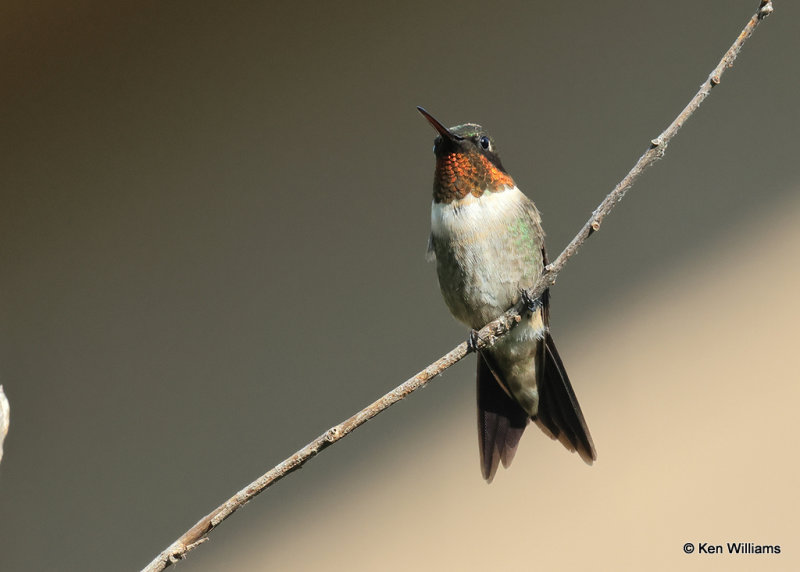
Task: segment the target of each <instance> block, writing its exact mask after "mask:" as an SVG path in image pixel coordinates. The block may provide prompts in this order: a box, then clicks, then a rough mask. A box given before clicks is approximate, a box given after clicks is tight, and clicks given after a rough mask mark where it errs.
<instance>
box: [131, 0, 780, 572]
mask: <svg viewBox="0 0 800 572" xmlns="http://www.w3.org/2000/svg"><path fill="white" fill-rule="evenodd" d="M772 10H773V7H772V2H771V1H769V0H762V1H761V3H760V5H759V8H758V10H757V11H756V13H755V14H754V15H753V17H752V18H751V19H750V21H749V22H748V23H747V25H746V26H745V27H744V29H743V30H742V32H741V33H740V34H739V36H738V37H737V38H736V41H735V42H734V43H733V45H732V46H731V47H730V48H729V49H728V51H727V52H725V55H724V56H723V57H722V59H721V60H720V62H719V64H718V65H717V67H716V68H714V70H713V71H712V72H711V74H710V75H709V77H708V79H707V80H706V81H705V82H703V84H702V85H701V86H700V90H699V91H698V92H697V94H696V95H695V96H694V97H693V98H692V99H691V101H689V104H688V105H687V106H686V107H685V108H684V109H683V111H681V113H680V115H678V117H676V118H675V120H674V121H673V122H672V123H671V124H670V126H669V127H667V129H666V130H665V131H664V132H663V133H662V134H661V135H659V136H658V137H656V138H655V139H653V140H652V141H651V142H650V146H649V147H648V149H647V151H645V153H644V154H643V155H642V156H641V157H640V158H639V160H638V161H637V162H636V164H635V165H634V166H633V168H632V169H631V170H630V172H629V173H628V174H627V175H626V176H625V178H624V179H622V181H620V182H619V184H617V186H616V187H615V188H614V190H613V191H611V193H609V194H608V196H606V198H605V199H604V200H603V202H602V203H600V206H598V207H597V209H596V210H595V211H594V212H593V213H592V216H591V217H590V218H589V220H588V221H587V222H586V224H585V225H584V226H583V228H582V229H581V230H580V232H579V233H578V234H577V235H576V236H575V238H573V239H572V241H571V242H570V243H569V244H568V245H567V247H566V248H565V249H564V250H563V252H561V254H559V255H558V258H556V259H555V261H553V263H552V264H550V265H548V266H547V268H546V269H545V272H544V273H543V274H542V276H541V277H540V278H539V280H538V281H537V282H536V285H535V286H534V287H533V288H532V289H531V290H530V291H528V293H527V294H528V298H529V299H531V300H534V299H536V298H538V297H540V296H541V295H542V293H543V292H544V291H545V290H546V289H547V288H549V287H550V286H552V285H553V284H554V283H555V281H556V276H557V275H558V273H559V272H560V271H561V270H562V269H563V268H564V265H565V264H566V263H567V260H569V259H570V258H571V257H572V256H574V255H575V253H576V252H578V249H579V248H580V247H581V245H582V244H583V243H584V242H585V241H586V239H587V238H589V236H591V235H592V233H594V232H595V231H597V230H598V229H599V228H600V225H601V223H602V222H603V220H604V219H605V217H606V215H608V213H610V212H611V210H612V209H613V208H614V207H615V206H616V204H617V203H619V202H620V201H621V200H622V198H623V197H624V196H625V194H626V193H627V192H628V190H629V189H630V188H631V186H632V185H633V183H634V182H635V181H636V179H638V178H639V176H640V175H641V174H642V173H643V172H644V170H645V169H646V168H647V167H649V166H650V165H652V164H653V163H654V162H655V161H656V160H658V159H660V158H661V157H663V156H664V153H665V151H666V148H667V145H668V144H669V142H670V141H671V140H672V138H673V137H674V136H675V134H676V133H677V132H678V130H679V129H680V128H681V127H682V126H683V124H684V123H685V122H686V120H687V119H689V117H690V116H691V115H692V114H693V113H694V112H695V110H696V109H697V108H698V107H699V106H700V104H701V103H702V102H703V100H704V99H705V98H706V97H707V96H708V94H709V93H710V92H711V89H712V88H713V87H714V86H716V85H718V84H719V83H720V79H721V77H722V74H723V73H724V71H725V69H727V68H729V67H731V65H732V64H733V61H734V60H735V59H736V56H737V55H738V54H739V51H740V50H741V48H742V46H743V45H744V43H745V42H746V41H747V39H748V38H749V37H750V36H751V35H752V34H753V31H754V30H755V29H756V27H757V26H758V24H759V22H760V21H761V20H762V19H764V18H765V17H766V16H768V15H769V14H770V13H772ZM525 312H526V309H525V304H524V302H523V301H520V302H519V303H517V304H516V305H515V306H514V307H512V308H510V309H509V310H508V311H506V312H505V313H504V314H503V315H502V316H500V317H499V318H497V319H496V320H493V321H492V322H490V323H489V324H487V325H486V326H484V327H483V328H482V329H481V330H480V332H478V341H477V344H476V346H477V347H478V348H483V347H486V346H489V345H491V344H492V343H494V340H495V339H497V338H498V337H500V336H502V335H504V334H505V333H506V332H508V331H509V330H510V329H511V328H513V327H514V325H515V324H516V323H517V322H519V321H520V320H521V316H522V315H523V314H524V313H525ZM467 353H469V350H468V348H467V343H466V342H463V343H461V344H459V345H458V346H456V347H455V348H453V349H452V350H451V351H450V352H449V353H447V354H446V355H444V356H442V357H441V358H439V359H438V360H436V361H435V362H434V363H432V364H430V365H429V366H428V367H426V368H425V369H424V370H422V371H421V372H419V373H418V374H417V375H415V376H414V377H412V378H410V379H408V380H407V381H406V382H405V383H403V384H402V385H400V386H398V387H396V388H395V389H393V390H392V391H390V392H389V393H387V394H386V395H384V396H383V397H381V398H380V399H378V400H377V401H375V402H373V403H371V404H370V405H368V406H367V407H365V408H364V409H362V410H361V411H359V412H358V413H356V414H355V415H353V416H352V417H350V418H349V419H347V420H345V421H343V422H342V423H340V424H338V425H336V426H335V427H331V428H330V429H328V430H327V431H326V432H325V433H323V434H322V435H320V436H319V437H317V438H316V439H314V440H313V441H311V443H309V444H308V445H306V446H305V447H303V448H302V449H300V450H299V451H297V452H296V453H295V454H294V455H292V456H291V457H289V458H288V459H286V460H284V461H283V462H282V463H280V464H279V465H277V466H275V467H274V468H272V469H271V470H270V471H268V472H267V473H265V474H264V475H262V476H261V477H259V478H258V479H256V480H255V481H253V482H252V483H250V484H249V485H247V486H246V487H245V488H243V489H242V490H240V491H239V492H238V493H236V494H235V495H234V496H232V497H231V498H229V499H228V500H227V501H225V503H223V504H222V505H220V506H219V507H217V508H216V509H214V510H213V511H212V512H211V513H210V514H208V515H206V516H205V517H203V518H202V519H200V521H199V522H198V523H197V524H195V525H194V526H193V527H192V528H190V529H189V530H188V531H186V533H185V534H184V535H183V536H181V537H180V538H179V539H178V540H176V541H175V542H173V543H172V544H171V545H170V546H169V547H167V549H166V550H164V551H163V552H162V553H161V554H159V555H158V556H157V557H156V558H155V559H154V560H153V561H152V562H151V563H150V564H148V565H147V567H145V568H144V569H143V570H144V572H155V571H158V570H163V569H164V568H166V567H167V566H169V565H170V564H173V563H175V562H177V561H179V560H182V559H183V558H185V556H186V554H187V552H189V551H190V550H192V549H193V548H195V547H196V546H198V545H199V544H202V543H203V542H205V541H206V540H208V538H207V535H208V533H209V532H211V531H212V530H214V529H215V528H216V527H217V526H219V524H220V523H221V522H222V521H223V520H225V519H226V518H228V517H229V516H230V515H231V514H233V513H234V512H235V511H236V510H238V509H239V508H241V507H242V506H244V505H245V504H246V503H247V502H249V501H250V500H251V499H252V498H254V497H255V496H256V495H258V494H259V493H261V492H262V491H264V489H266V488H267V487H269V486H271V485H273V484H274V483H275V482H277V481H279V480H280V479H282V478H283V477H285V476H286V475H288V474H289V473H291V472H293V471H295V470H297V469H299V468H300V467H301V466H302V465H303V464H304V463H306V462H307V461H308V460H309V459H311V458H312V457H314V456H315V455H316V454H317V453H319V452H320V451H322V450H323V449H325V448H327V447H329V446H330V445H332V444H333V443H335V442H336V441H338V440H339V439H342V438H343V437H344V436H345V435H347V434H348V433H350V432H351V431H353V430H354V429H356V428H358V427H360V426H361V425H363V424H364V423H366V422H367V421H368V420H369V419H372V418H373V417H375V416H376V415H377V414H378V413H381V412H382V411H384V410H385V409H387V408H388V407H390V406H391V405H394V404H395V403H397V402H398V401H400V400H401V399H404V398H405V397H407V396H408V395H410V394H411V393H412V392H414V391H416V390H417V389H419V388H420V387H422V386H424V385H425V384H427V383H428V382H429V381H430V380H431V379H433V378H434V377H436V376H437V375H439V374H440V373H442V372H443V371H444V370H446V369H447V368H449V367H450V366H452V365H454V364H455V363H457V362H458V361H460V360H461V359H463V358H464V357H465V356H466V355H467Z"/></svg>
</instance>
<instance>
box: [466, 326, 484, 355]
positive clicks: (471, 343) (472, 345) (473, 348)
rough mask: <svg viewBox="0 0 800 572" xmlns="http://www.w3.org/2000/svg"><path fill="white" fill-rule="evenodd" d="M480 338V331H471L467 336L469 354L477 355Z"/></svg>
mask: <svg viewBox="0 0 800 572" xmlns="http://www.w3.org/2000/svg"><path fill="white" fill-rule="evenodd" d="M480 339H481V338H480V336H479V335H478V330H470V331H469V335H468V336H467V352H468V353H473V352H475V353H477V351H478V342H479V341H480Z"/></svg>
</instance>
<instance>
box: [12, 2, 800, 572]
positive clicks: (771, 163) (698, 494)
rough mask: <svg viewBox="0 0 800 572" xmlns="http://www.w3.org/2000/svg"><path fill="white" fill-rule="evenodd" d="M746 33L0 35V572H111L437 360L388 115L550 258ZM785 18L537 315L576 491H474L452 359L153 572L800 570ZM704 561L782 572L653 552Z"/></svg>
mask: <svg viewBox="0 0 800 572" xmlns="http://www.w3.org/2000/svg"><path fill="white" fill-rule="evenodd" d="M756 4H757V2H755V1H747V2H744V1H742V2H731V1H730V0H713V1H712V0H709V1H706V2H702V3H698V2H695V1H689V0H685V1H684V0H682V1H673V2H668V3H667V2H633V1H630V2H625V1H623V2H614V3H613V4H612V3H599V2H558V3H554V2H551V3H522V2H520V3H497V2H493V3H488V2H460V3H457V4H453V3H436V4H432V3H413V2H406V3H402V4H398V5H383V4H380V5H379V4H376V3H366V2H365V3H325V4H317V3H308V4H300V3H295V4H293V5H292V7H287V6H279V5H275V6H273V5H269V4H255V3H252V4H250V3H237V2H227V3H224V5H223V4H222V3H220V4H218V5H216V6H210V5H204V4H201V3H189V2H147V1H145V2H139V3H137V4H136V5H135V6H134V5H131V6H115V5H113V3H108V2H103V3H101V2H73V3H69V4H68V5H67V4H66V3H61V2H39V3H31V2H5V3H3V5H2V7H0V42H1V43H0V66H2V67H1V68H0V69H2V72H3V74H2V76H3V81H2V83H1V84H0V117H2V127H1V129H2V131H0V132H2V137H1V138H0V144H1V145H2V148H0V177H2V179H0V181H1V182H0V190H1V192H2V203H0V204H2V207H1V208H0V383H2V384H3V385H4V387H5V390H6V393H7V394H8V396H9V399H10V400H11V406H12V417H11V432H10V434H9V437H8V439H7V441H6V446H5V456H4V458H3V463H2V465H0V570H27V569H30V570H39V569H58V570H85V569H120V570H129V569H137V568H139V567H141V566H143V565H144V564H146V563H147V561H149V560H150V559H151V558H152V557H153V556H154V555H155V554H156V553H157V552H158V551H160V550H162V549H163V548H164V547H165V546H166V545H167V544H168V543H169V542H171V541H172V540H173V539H174V538H175V537H177V536H178V534H180V533H181V532H183V531H184V530H185V529H186V528H187V527H188V526H190V525H191V524H193V523H194V522H195V521H196V520H197V519H198V518H200V517H201V516H202V515H203V514H205V513H206V512H208V511H209V510H210V509H211V508H213V507H214V506H216V505H217V504H218V503H219V502H220V501H222V500H223V499H224V498H226V497H227V496H229V495H230V494H231V493H233V492H234V491H235V490H237V489H238V488H239V487H241V486H243V485H244V484H246V483H247V482H249V481H250V480H252V479H253V478H254V477H256V476H257V475H259V474H260V473H262V472H263V471H264V470H266V469H267V468H269V467H270V466H272V465H273V464H275V463H277V462H278V461H280V460H281V459H283V458H284V457H285V456H287V455H288V454H290V453H291V452H293V451H294V450H296V449H297V448H299V447H300V446H302V445H303V444H305V443H306V442H307V441H309V440H310V439H312V438H313V437H315V436H316V435H318V434H319V433H321V432H322V431H324V430H325V429H327V428H328V427H329V426H331V425H333V424H334V423H336V422H338V421H339V420H341V419H343V418H344V417H346V416H347V415H349V414H350V413H352V412H353V411H354V410H355V409H357V408H359V407H361V406H363V405H364V404H366V403H368V402H369V401H371V400H372V399H374V398H375V397H377V396H378V395H380V394H382V393H384V392H385V391H387V390H389V389H391V388H392V387H394V386H395V385H396V384H397V383H399V382H400V381H402V380H404V379H405V378H407V377H408V376H409V375H411V374H413V373H415V372H416V371H417V370H419V369H420V368H421V367H423V366H424V365H426V364H427V363H429V362H430V361H432V360H433V359H434V358H436V357H438V356H439V355H440V354H442V353H444V352H445V351H447V350H448V349H450V348H451V347H452V346H454V345H455V344H456V343H458V342H460V341H462V340H463V339H464V336H465V334H466V332H464V331H463V329H462V328H461V327H460V326H459V325H458V324H456V323H455V322H454V321H453V320H452V319H451V318H450V317H449V315H448V313H447V310H446V309H445V307H444V304H443V303H442V301H441V299H440V296H439V293H438V288H437V286H436V279H435V273H434V271H433V268H432V267H431V266H430V265H428V264H427V263H426V262H425V261H424V249H425V243H426V239H427V232H428V225H429V221H428V217H429V202H430V186H431V178H432V168H433V159H432V155H431V145H432V140H433V132H432V131H431V129H430V127H429V126H428V125H427V124H426V123H425V121H424V120H423V119H422V118H421V117H419V116H418V114H417V113H416V111H415V110H414V106H416V105H424V106H425V107H427V108H428V109H429V110H430V111H431V112H432V113H434V114H435V115H436V116H437V117H440V118H441V119H442V121H444V122H445V123H447V124H454V123H460V122H465V121H475V122H479V123H481V124H483V125H484V126H486V127H487V128H488V129H489V130H490V131H491V132H492V134H493V135H494V136H495V138H496V139H497V141H498V144H499V146H500V150H501V154H502V156H503V159H504V163H505V165H506V167H508V169H509V170H510V172H511V173H512V175H513V176H514V178H515V180H516V181H517V182H518V184H519V185H520V187H521V188H523V190H525V191H526V192H527V193H528V194H529V195H530V196H531V197H532V198H534V200H536V202H537V205H538V206H539V208H540V209H541V210H542V212H543V216H544V222H545V227H546V229H547V231H548V233H549V234H548V240H549V245H550V250H551V252H557V251H558V250H559V249H560V248H561V247H562V246H563V245H564V244H565V243H566V241H567V240H569V238H571V236H572V234H574V232H575V230H576V229H577V228H578V227H579V225H581V224H583V222H584V221H585V219H586V217H587V216H588V214H589V213H590V212H591V210H592V209H593V208H594V207H595V206H596V204H597V203H598V202H599V201H600V199H601V198H602V197H603V196H604V195H605V193H606V192H608V190H609V189H610V188H611V187H612V186H613V184H614V183H616V181H617V180H619V179H620V178H621V177H622V176H623V175H624V174H625V172H626V171H627V169H628V168H629V167H630V166H631V165H632V164H633V162H634V161H635V159H636V158H637V157H638V156H639V155H640V153H641V152H642V151H643V149H644V148H645V145H646V143H647V141H649V140H650V139H651V138H653V137H655V136H656V135H658V133H659V131H660V130H661V129H663V128H664V127H665V126H666V125H667V123H668V122H669V121H670V120H671V118H672V117H673V116H674V115H675V114H676V113H677V112H678V111H679V110H680V108H681V107H682V106H683V105H684V104H685V102H686V101H687V100H688V98H689V97H690V96H691V95H692V94H693V93H694V91H695V90H696V88H697V86H698V85H699V84H700V82H701V81H702V80H703V79H704V78H705V77H706V76H707V74H708V72H709V71H710V70H711V69H712V67H713V66H714V65H715V63H716V61H717V60H718V58H719V56H720V55H721V54H722V52H723V51H724V50H725V49H726V48H727V46H728V45H729V44H730V42H731V41H732V39H733V38H734V37H735V36H736V34H737V33H738V32H739V30H740V29H741V27H742V26H743V25H744V23H745V21H746V20H747V18H748V17H749V15H750V14H751V12H752V11H753V10H754V9H755V7H756ZM798 15H800V10H798V8H797V7H796V5H793V3H791V2H778V3H777V5H776V14H775V16H774V17H773V18H771V19H769V20H768V21H767V22H766V23H765V25H764V26H763V27H762V29H760V30H759V31H758V33H757V35H756V37H755V38H753V40H752V42H751V43H750V44H749V45H748V46H747V47H746V49H745V51H744V53H743V54H742V56H741V58H740V60H739V62H738V63H737V66H736V68H735V69H733V70H732V72H731V73H730V74H729V75H726V76H725V77H724V79H723V82H722V84H721V86H720V87H718V88H717V89H715V92H714V94H713V96H712V98H711V99H710V100H709V101H708V102H707V105H706V106H705V107H704V108H703V109H702V110H701V112H700V113H699V114H698V116H697V117H695V118H694V119H692V120H691V122H690V123H689V124H688V125H687V126H686V128H685V129H684V131H682V132H681V134H680V136H679V138H678V139H676V140H675V141H674V142H673V144H672V146H671V147H670V149H669V152H668V155H667V158H666V159H665V160H664V161H662V162H661V163H659V164H657V165H656V167H654V168H653V169H652V170H651V171H650V172H648V173H647V175H646V176H645V177H644V178H643V179H642V180H641V182H640V183H639V184H638V185H637V186H636V188H635V189H634V191H633V192H632V194H631V196H630V197H629V198H628V199H627V200H626V201H625V202H624V203H623V204H622V205H621V206H620V207H619V208H618V210H616V211H615V212H614V214H613V215H612V217H611V218H610V219H608V221H607V222H606V224H605V225H604V226H603V229H602V231H601V232H600V233H599V234H598V235H597V236H595V237H593V238H592V240H591V241H590V243H588V244H587V245H586V247H585V248H584V249H583V250H582V252H581V254H580V256H579V257H578V258H576V259H575V260H574V261H572V262H571V263H570V265H569V267H568V268H567V270H566V271H565V272H564V273H563V275H562V276H561V277H560V278H559V283H558V285H557V287H556V288H555V289H554V292H553V322H554V323H553V330H554V335H555V337H556V339H557V341H558V343H559V348H560V350H561V353H562V356H563V358H564V360H565V362H566V364H567V368H568V370H569V372H570V375H571V377H572V379H573V383H574V385H575V388H576V391H577V393H578V395H579V397H580V399H581V403H582V405H583V408H584V411H585V413H586V417H587V419H588V422H589V424H590V427H591V429H592V433H593V436H594V439H595V443H596V445H597V447H598V453H599V460H598V462H597V463H596V465H595V466H594V467H592V468H587V467H586V466H584V465H583V464H582V463H581V462H580V461H579V459H577V457H575V456H574V455H569V454H567V453H566V452H564V451H563V450H562V449H561V448H560V446H558V445H557V444H554V443H551V442H550V441H549V440H548V439H546V438H545V437H543V436H542V435H540V434H538V433H537V432H536V431H533V430H532V431H530V434H529V435H527V436H526V437H525V439H524V440H523V443H522V445H521V449H520V452H519V454H518V457H517V459H516V461H515V463H514V466H513V467H512V469H511V470H510V471H503V472H501V473H500V474H499V475H498V477H497V479H496V480H495V483H493V484H492V485H491V486H489V487H487V486H486V485H485V484H484V483H483V482H482V480H481V478H480V473H479V470H478V461H477V446H476V438H475V434H474V431H475V430H474V410H473V399H474V396H473V391H474V389H473V384H474V380H473V369H474V362H473V361H472V360H471V359H468V360H467V363H464V364H460V365H459V366H457V367H456V368H454V369H452V370H450V371H448V372H447V373H446V374H445V376H444V377H443V379H441V380H437V381H436V382H435V383H434V384H433V385H431V387H430V388H428V389H426V390H425V391H422V392H420V393H419V394H418V395H415V396H414V397H412V398H411V399H409V400H408V401H407V402H405V403H403V404H401V405H399V406H397V407H395V408H394V409H393V410H392V411H390V412H388V413H386V414H384V415H382V416H381V417H379V418H378V419H376V420H374V421H373V422H371V423H370V424H369V425H368V426H367V427H365V428H363V429H362V430H360V431H359V432H358V433H356V434H355V435H353V436H351V437H349V438H348V439H347V440H345V441H344V442H342V443H341V444H339V445H337V446H336V447H335V448H334V449H332V450H330V451H327V452H326V453H325V454H323V455H322V456H320V457H319V458H317V459H315V460H314V461H312V462H311V463H310V464H309V465H308V466H307V467H306V468H305V469H304V470H302V471H300V472H299V473H297V474H295V475H293V476H292V477H290V478H289V479H287V480H285V481H284V482H282V483H280V484H279V485H277V486H276V487H275V488H274V489H272V490H270V491H269V492H268V493H266V494H265V495H263V496H262V497H259V498H258V499H257V500H256V501H255V502H253V503H251V505H249V506H248V507H247V509H246V510H244V511H242V512H241V513H240V514H237V515H235V516H234V517H233V518H232V519H231V520H229V521H228V522H226V523H225V525H224V526H223V527H222V528H221V529H220V530H219V531H217V532H216V533H214V535H213V536H212V540H211V542H210V543H209V544H208V545H206V546H204V547H202V548H200V549H198V550H197V551H196V552H195V553H193V554H192V556H191V557H190V560H189V561H188V563H186V564H184V565H183V567H185V568H186V569H187V570H219V569H223V568H237V569H243V570H260V569H298V570H374V569H397V570H399V569H406V568H408V567H412V566H413V567H415V568H419V569H426V570H432V569H438V568H448V569H486V568H487V567H488V566H494V565H498V566H504V567H517V568H520V569H522V568H525V569H527V568H534V567H535V566H537V565H541V566H548V567H549V568H551V569H572V568H586V567H589V566H592V567H599V568H601V569H611V568H618V569H642V568H646V569H664V570H673V569H675V568H677V567H678V566H681V567H687V568H690V567H691V568H695V569H698V570H709V569H717V568H721V567H724V568H725V569H742V570H751V569H753V568H754V567H757V568H760V569H769V570H789V569H796V568H797V567H798V566H800V556H798V554H799V553H800V544H798V540H797V537H798V535H797V530H798V528H800V527H799V526H798V524H800V523H798V517H797V511H798V508H800V503H799V501H800V498H798V496H799V495H798V492H797V484H796V483H797V481H798V472H799V471H798V469H799V468H800V467H799V466H798V461H797V450H798V445H800V442H799V441H800V439H799V438H798V436H797V434H798V429H800V422H799V421H798V416H797V413H796V411H795V408H796V404H797V403H798V398H800V390H798V385H797V381H798V379H797V378H798V373H797V368H796V367H795V366H794V358H795V356H796V347H795V346H796V341H797V338H798V336H797V328H796V325H795V324H796V319H797V317H798V315H800V304H798V302H797V297H796V293H797V291H798V288H800V274H799V273H798V272H797V270H796V264H795V262H796V260H797V259H798V254H799V253H800V233H799V232H798V230H797V223H796V221H797V220H798V217H800V201H798V199H797V196H798V193H797V189H798V184H800V177H798V167H797V151H796V138H797V133H798V127H800V112H799V111H798V106H797V101H798V86H799V85H800V83H799V81H800V80H798V75H797V73H795V68H796V56H797V54H798V51H799V49H800V38H799V37H798V34H797V25H796V22H797V17H798ZM735 541H741V542H755V543H759V544H780V545H781V547H782V550H783V552H782V554H780V555H777V556H756V555H742V556H727V555H722V556H716V555H700V554H693V555H691V556H687V555H685V554H683V550H682V546H683V544H684V543H685V542H695V543H697V542H709V543H713V544H724V543H726V542H735Z"/></svg>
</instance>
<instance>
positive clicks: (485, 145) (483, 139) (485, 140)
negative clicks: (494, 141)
mask: <svg viewBox="0 0 800 572" xmlns="http://www.w3.org/2000/svg"><path fill="white" fill-rule="evenodd" d="M478 143H480V144H481V147H483V148H484V149H488V148H489V138H488V137H487V136H486V135H484V136H483V137H481V138H480V139H478Z"/></svg>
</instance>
